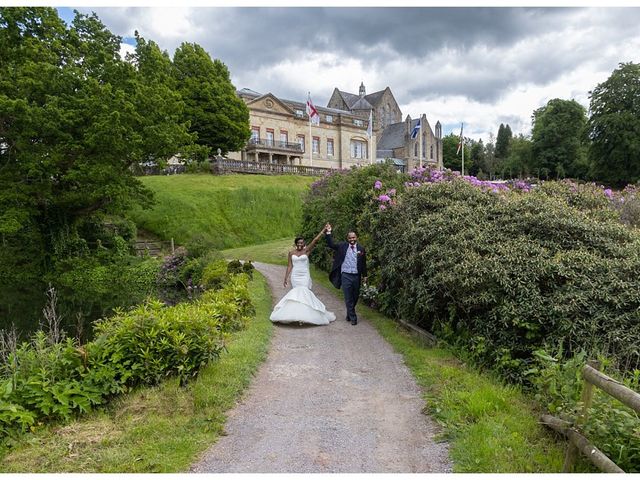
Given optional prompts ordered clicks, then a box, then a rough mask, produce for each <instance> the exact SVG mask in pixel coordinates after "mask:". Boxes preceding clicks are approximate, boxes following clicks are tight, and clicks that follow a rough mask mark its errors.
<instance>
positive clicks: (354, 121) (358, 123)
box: [353, 118, 364, 127]
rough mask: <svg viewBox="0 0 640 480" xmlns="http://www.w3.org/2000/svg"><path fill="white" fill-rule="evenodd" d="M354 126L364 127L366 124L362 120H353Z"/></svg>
mask: <svg viewBox="0 0 640 480" xmlns="http://www.w3.org/2000/svg"><path fill="white" fill-rule="evenodd" d="M353 124H354V125H355V126H356V127H364V122H363V121H362V120H358V119H357V118H354V119H353Z"/></svg>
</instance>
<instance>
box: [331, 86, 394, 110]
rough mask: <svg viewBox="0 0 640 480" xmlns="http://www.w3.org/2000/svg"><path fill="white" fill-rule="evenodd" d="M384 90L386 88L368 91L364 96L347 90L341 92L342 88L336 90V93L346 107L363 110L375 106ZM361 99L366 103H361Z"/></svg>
mask: <svg viewBox="0 0 640 480" xmlns="http://www.w3.org/2000/svg"><path fill="white" fill-rule="evenodd" d="M336 90H338V89H336ZM385 91H386V89H384V90H380V91H379V92H373V93H370V94H369V95H365V96H364V98H363V97H360V95H355V94H353V93H349V92H343V91H342V90H338V93H339V94H340V96H341V97H342V99H343V100H344V103H346V104H347V107H349V108H350V109H352V110H353V109H358V110H365V109H371V108H373V107H375V106H376V105H377V104H378V103H379V102H380V100H381V99H382V96H383V95H384V92H385ZM362 101H364V102H366V103H362ZM356 105H358V106H356Z"/></svg>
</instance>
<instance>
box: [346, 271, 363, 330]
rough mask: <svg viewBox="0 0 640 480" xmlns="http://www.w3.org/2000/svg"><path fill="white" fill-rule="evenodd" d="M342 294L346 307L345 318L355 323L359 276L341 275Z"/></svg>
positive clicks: (353, 274)
mask: <svg viewBox="0 0 640 480" xmlns="http://www.w3.org/2000/svg"><path fill="white" fill-rule="evenodd" d="M342 293H344V303H345V305H346V307H347V318H348V319H349V321H350V322H357V321H358V317H357V316H356V304H357V303H358V296H359V295H360V275H359V274H357V273H344V272H343V273H342Z"/></svg>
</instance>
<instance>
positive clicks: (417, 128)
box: [411, 118, 421, 138]
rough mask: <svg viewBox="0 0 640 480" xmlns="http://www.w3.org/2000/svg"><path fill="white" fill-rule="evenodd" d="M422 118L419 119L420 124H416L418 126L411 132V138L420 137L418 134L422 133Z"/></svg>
mask: <svg viewBox="0 0 640 480" xmlns="http://www.w3.org/2000/svg"><path fill="white" fill-rule="evenodd" d="M420 120H421V119H420V118H419V119H418V123H416V126H415V127H413V130H411V138H416V137H417V136H418V132H420Z"/></svg>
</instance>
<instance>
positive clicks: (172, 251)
mask: <svg viewBox="0 0 640 480" xmlns="http://www.w3.org/2000/svg"><path fill="white" fill-rule="evenodd" d="M174 253H176V246H175V245H174V243H173V237H171V255H173V254H174Z"/></svg>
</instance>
